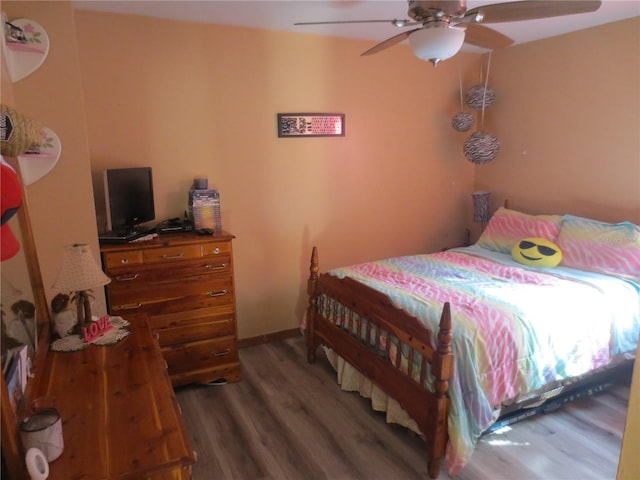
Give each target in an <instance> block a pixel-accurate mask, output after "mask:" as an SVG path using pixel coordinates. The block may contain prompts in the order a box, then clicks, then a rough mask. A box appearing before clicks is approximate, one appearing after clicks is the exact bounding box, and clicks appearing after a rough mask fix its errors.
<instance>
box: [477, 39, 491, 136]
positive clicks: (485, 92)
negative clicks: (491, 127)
mask: <svg viewBox="0 0 640 480" xmlns="http://www.w3.org/2000/svg"><path fill="white" fill-rule="evenodd" d="M492 53H493V52H492V51H491V52H489V60H488V61H487V77H486V78H485V81H484V93H483V94H482V120H481V122H480V123H481V124H482V126H483V127H484V109H485V106H486V103H487V87H488V86H489V70H490V68H491V54H492Z"/></svg>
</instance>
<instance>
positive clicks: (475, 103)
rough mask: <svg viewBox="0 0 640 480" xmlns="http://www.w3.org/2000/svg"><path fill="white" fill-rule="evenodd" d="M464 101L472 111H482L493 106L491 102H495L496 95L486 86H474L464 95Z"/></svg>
mask: <svg viewBox="0 0 640 480" xmlns="http://www.w3.org/2000/svg"><path fill="white" fill-rule="evenodd" d="M485 89H486V92H485ZM464 101H465V102H467V105H469V107H471V108H473V109H474V110H482V109H483V108H488V107H490V106H491V105H493V102H495V101H496V94H495V92H494V91H493V90H491V88H489V87H487V86H486V85H474V86H473V87H471V88H470V89H469V91H468V92H467V94H466V95H465V97H464Z"/></svg>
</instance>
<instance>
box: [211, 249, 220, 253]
mask: <svg viewBox="0 0 640 480" xmlns="http://www.w3.org/2000/svg"><path fill="white" fill-rule="evenodd" d="M211 253H213V254H214V255H218V254H219V253H220V247H216V248H214V249H213V250H212V251H211Z"/></svg>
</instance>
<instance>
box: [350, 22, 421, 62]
mask: <svg viewBox="0 0 640 480" xmlns="http://www.w3.org/2000/svg"><path fill="white" fill-rule="evenodd" d="M416 30H420V29H419V28H414V29H413V30H409V31H407V32H402V33H399V34H397V35H394V36H393V37H390V38H387V39H386V40H385V41H384V42H380V43H378V44H377V45H374V46H373V47H371V48H370V49H369V50H367V51H366V52H363V53H361V54H360V56H362V57H364V56H366V55H373V54H374V53H378V52H380V51H382V50H384V49H385V48H389V47H391V46H393V45H395V44H396V43H400V42H401V41H403V40H404V39H405V38H408V37H409V34H411V33H413V32H415V31H416Z"/></svg>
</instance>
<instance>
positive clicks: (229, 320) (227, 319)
mask: <svg viewBox="0 0 640 480" xmlns="http://www.w3.org/2000/svg"><path fill="white" fill-rule="evenodd" d="M218 323H231V319H230V318H225V319H224V320H214V321H213V322H211V323H210V324H209V325H217V324H218Z"/></svg>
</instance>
